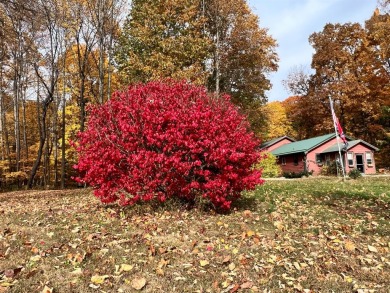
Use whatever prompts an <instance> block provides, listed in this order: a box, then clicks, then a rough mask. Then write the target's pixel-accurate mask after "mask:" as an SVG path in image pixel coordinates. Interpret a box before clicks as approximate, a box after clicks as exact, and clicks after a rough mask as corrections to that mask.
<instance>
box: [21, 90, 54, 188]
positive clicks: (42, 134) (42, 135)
mask: <svg viewBox="0 0 390 293" xmlns="http://www.w3.org/2000/svg"><path fill="white" fill-rule="evenodd" d="M52 99H53V97H52V96H50V93H49V94H48V96H47V97H46V98H45V100H44V101H43V102H42V114H41V115H39V113H40V111H39V108H40V107H41V105H40V103H39V101H38V123H39V125H40V127H39V147H38V154H37V157H36V159H35V162H34V165H33V168H32V170H31V175H30V178H29V180H28V183H27V186H28V188H32V185H33V182H34V178H35V175H36V173H37V171H38V168H39V165H40V163H41V160H42V155H43V151H44V147H45V142H46V134H47V127H46V117H47V111H48V108H49V105H50V103H51V101H52ZM44 173H45V172H44ZM43 177H44V180H45V177H46V176H45V174H44V176H43ZM44 182H45V184H46V180H45V181H44Z"/></svg>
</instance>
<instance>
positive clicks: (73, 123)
mask: <svg viewBox="0 0 390 293" xmlns="http://www.w3.org/2000/svg"><path fill="white" fill-rule="evenodd" d="M389 8H390V5H389V2H388V1H385V2H384V3H382V6H381V7H380V10H379V9H378V10H376V11H375V12H373V15H372V17H371V18H370V19H369V20H367V22H366V23H365V25H364V26H361V25H360V24H355V23H353V24H352V23H347V24H327V25H326V26H325V27H324V29H323V31H321V32H317V33H313V34H312V35H311V37H310V40H309V41H310V43H311V44H312V46H313V48H314V49H315V54H314V56H313V61H312V68H313V70H314V71H313V72H307V71H305V70H304V69H302V68H297V69H295V70H293V71H292V72H291V74H290V75H289V76H288V77H286V81H285V83H286V87H288V88H289V89H290V91H291V93H292V96H291V97H289V98H288V99H286V100H285V101H283V102H271V103H267V97H266V94H265V92H266V91H267V90H268V89H270V87H271V86H272V85H271V84H270V81H269V79H268V74H269V73H271V72H273V71H276V70H277V63H278V56H277V54H276V47H277V40H275V39H274V38H273V37H272V36H271V35H269V33H268V30H267V29H266V28H261V27H260V26H259V19H258V17H257V16H256V15H254V14H253V12H252V11H251V10H250V8H249V6H248V4H247V2H246V1H245V0H239V1H233V0H225V1H221V0H184V1H183V0H165V1H158V2H157V3H156V1H152V0H133V1H131V4H130V3H128V2H127V1H123V0H93V1H83V0H67V1H65V0H47V1H43V0H38V1H26V0H1V1H0V114H1V119H0V133H1V135H0V148H1V150H0V184H1V189H6V188H9V187H22V186H28V187H29V188H32V187H34V186H50V187H56V188H58V187H62V188H64V187H66V186H69V184H73V183H72V182H73V181H72V179H71V177H72V176H73V175H75V174H74V171H73V169H72V166H73V165H74V164H75V163H76V161H77V158H76V154H75V151H74V149H73V148H72V147H71V146H70V144H69V141H70V140H72V139H75V135H76V133H77V132H78V131H83V130H84V129H85V128H86V127H87V117H88V111H87V106H88V104H102V103H104V102H105V101H107V99H109V98H110V96H111V94H112V93H113V92H114V91H116V90H120V89H123V88H124V87H125V86H127V85H129V84H132V83H138V82H148V81H152V80H160V79H169V78H172V79H178V80H187V81H188V82H191V83H195V84H199V85H204V86H206V87H207V88H208V90H209V91H210V92H213V93H215V94H216V95H219V94H220V93H228V94H230V95H231V96H232V100H233V102H234V103H235V104H236V105H237V106H239V107H240V109H241V110H242V111H243V112H245V113H246V114H247V115H248V118H249V120H250V122H251V125H252V128H253V130H254V131H255V133H256V134H257V135H258V136H259V137H260V138H261V139H263V140H267V139H271V138H273V137H276V136H279V135H285V134H289V135H292V136H294V137H295V138H297V139H303V138H308V137H312V136H315V135H319V134H324V133H329V132H331V131H332V129H333V125H332V122H331V121H332V120H331V119H330V109H329V104H328V97H329V96H331V97H332V98H333V99H334V101H335V107H336V112H337V115H338V117H339V119H340V122H341V124H342V125H343V126H344V128H345V130H346V133H347V134H349V135H351V136H354V137H356V138H360V139H364V140H366V141H368V142H369V143H372V144H373V145H375V146H378V147H379V148H380V149H381V151H380V153H379V155H378V156H377V157H376V158H377V164H378V166H384V167H388V166H389V164H390V158H389V153H390V147H389V145H390V143H389V141H390V130H389V129H390V125H389V124H390V99H389V96H390V45H389V44H390V36H389V34H388V33H387V32H388V31H390V16H389Z"/></svg>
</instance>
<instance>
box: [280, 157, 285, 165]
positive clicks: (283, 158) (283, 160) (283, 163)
mask: <svg viewBox="0 0 390 293" xmlns="http://www.w3.org/2000/svg"><path fill="white" fill-rule="evenodd" d="M281 159H282V165H286V158H285V157H282V158H281Z"/></svg>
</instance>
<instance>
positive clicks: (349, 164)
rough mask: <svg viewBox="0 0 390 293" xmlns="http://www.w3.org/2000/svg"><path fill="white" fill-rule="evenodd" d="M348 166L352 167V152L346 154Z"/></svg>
mask: <svg viewBox="0 0 390 293" xmlns="http://www.w3.org/2000/svg"><path fill="white" fill-rule="evenodd" d="M347 159H348V166H350V167H353V153H348V154H347Z"/></svg>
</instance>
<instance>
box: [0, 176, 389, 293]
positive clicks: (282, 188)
mask: <svg viewBox="0 0 390 293" xmlns="http://www.w3.org/2000/svg"><path fill="white" fill-rule="evenodd" d="M386 186H387V187H388V185H387V183H386V181H385V180H383V179H382V181H381V180H379V179H376V180H374V179H365V180H364V181H363V180H362V181H361V182H344V183H342V184H340V182H338V181H336V180H335V179H334V180H322V179H315V180H314V179H311V180H301V181H299V180H297V181H291V182H283V183H281V182H267V183H266V184H265V185H264V186H262V187H260V188H258V190H257V191H255V192H253V193H251V194H247V195H245V197H244V198H243V199H242V200H241V201H240V202H239V203H238V204H237V206H236V208H235V209H234V210H233V211H232V212H231V213H230V214H224V215H221V214H216V213H214V212H212V211H211V212H210V211H207V210H203V209H193V210H186V209H185V207H183V206H181V205H180V204H178V203H167V204H165V205H164V206H163V207H155V206H150V205H149V206H148V205H142V206H136V207H132V208H120V207H117V206H114V205H108V206H104V205H102V204H101V203H100V202H99V201H98V200H96V199H95V198H93V196H92V195H91V190H88V189H83V190H66V191H34V192H27V193H26V192H12V193H2V194H0V292H2V293H3V292H132V291H134V290H135V291H142V292H246V291H247V292H264V290H265V292H268V291H271V292H274V291H286V292H329V291H331V290H333V291H337V292H340V291H344V292H345V291H349V292H387V290H388V288H389V287H390V282H389V280H390V233H389V231H390V224H389V219H390V212H389V201H390V194H389V192H388V191H387V190H388V188H387V189H386ZM363 187H365V190H373V191H372V192H371V193H370V194H368V195H365V196H363V195H362V194H361V190H363ZM267 290H268V291H267Z"/></svg>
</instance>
